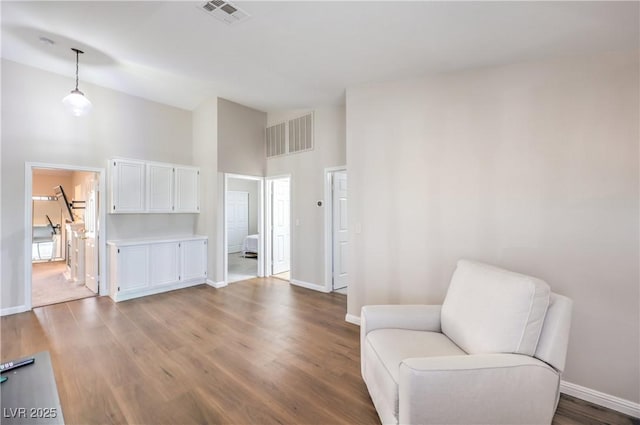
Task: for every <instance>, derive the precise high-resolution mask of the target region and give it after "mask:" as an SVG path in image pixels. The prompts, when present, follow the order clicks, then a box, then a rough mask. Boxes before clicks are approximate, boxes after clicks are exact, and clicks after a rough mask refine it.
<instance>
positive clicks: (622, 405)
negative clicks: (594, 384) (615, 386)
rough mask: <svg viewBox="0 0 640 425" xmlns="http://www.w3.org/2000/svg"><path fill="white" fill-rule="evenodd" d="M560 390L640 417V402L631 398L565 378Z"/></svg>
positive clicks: (561, 382)
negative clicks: (617, 395)
mask: <svg viewBox="0 0 640 425" xmlns="http://www.w3.org/2000/svg"><path fill="white" fill-rule="evenodd" d="M560 392H561V393H564V394H568V395H570V396H573V397H576V398H579V399H581V400H585V401H588V402H590V403H593V404H597V405H598V406H602V407H606V408H608V409H612V410H615V411H617V412H621V413H624V414H625V415H630V416H633V417H635V418H640V403H634V402H633V401H630V400H625V399H623V398H620V397H616V396H613V395H610V394H605V393H603V392H600V391H596V390H592V389H591V388H587V387H583V386H581V385H576V384H573V383H571V382H567V381H564V380H563V381H560Z"/></svg>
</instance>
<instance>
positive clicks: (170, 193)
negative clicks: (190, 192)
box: [147, 163, 174, 212]
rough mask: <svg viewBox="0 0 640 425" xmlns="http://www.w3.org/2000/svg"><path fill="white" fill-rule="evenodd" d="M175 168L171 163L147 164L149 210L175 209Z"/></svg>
mask: <svg viewBox="0 0 640 425" xmlns="http://www.w3.org/2000/svg"><path fill="white" fill-rule="evenodd" d="M173 170H174V167H173V166H172V165H170V164H152V163H150V164H147V207H148V208H147V209H148V211H149V212H171V211H173V207H174V203H173V198H174V190H173Z"/></svg>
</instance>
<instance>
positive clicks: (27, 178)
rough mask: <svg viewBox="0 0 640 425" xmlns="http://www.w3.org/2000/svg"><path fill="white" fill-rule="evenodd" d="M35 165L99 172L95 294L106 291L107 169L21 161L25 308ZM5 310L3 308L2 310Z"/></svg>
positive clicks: (28, 298) (28, 303)
mask: <svg viewBox="0 0 640 425" xmlns="http://www.w3.org/2000/svg"><path fill="white" fill-rule="evenodd" d="M34 168H52V169H62V170H69V171H85V172H89V173H96V174H98V191H99V192H100V198H99V206H100V207H99V212H98V214H99V220H100V221H99V225H100V230H99V231H98V240H99V242H98V261H99V264H100V269H99V273H100V285H99V287H98V293H97V294H96V295H106V294H108V293H109V288H108V286H107V282H108V277H109V276H107V261H106V260H107V253H106V252H107V215H106V205H107V202H106V199H107V192H106V183H105V181H106V172H105V169H104V168H97V167H84V166H81V165H69V164H49V163H44V162H25V163H24V193H25V197H24V245H25V246H24V256H25V258H24V308H25V309H26V310H25V311H28V310H31V307H32V306H31V283H32V282H31V279H32V277H31V271H32V264H31V238H32V235H31V231H32V217H31V216H32V214H33V211H32V206H33V205H32V200H31V197H32V196H33V169H34ZM3 311H4V310H3Z"/></svg>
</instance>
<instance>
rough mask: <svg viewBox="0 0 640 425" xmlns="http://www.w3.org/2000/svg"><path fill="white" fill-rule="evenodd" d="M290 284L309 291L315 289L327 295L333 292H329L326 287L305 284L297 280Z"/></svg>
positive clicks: (291, 281)
mask: <svg viewBox="0 0 640 425" xmlns="http://www.w3.org/2000/svg"><path fill="white" fill-rule="evenodd" d="M289 282H290V283H291V284H292V285H296V286H301V287H303V288H307V289H313V290H314V291H318V292H324V293H325V294H326V293H329V292H331V291H328V290H327V288H325V286H324V285H318V284H317V283H309V282H303V281H301V280H296V279H291V280H290V281H289Z"/></svg>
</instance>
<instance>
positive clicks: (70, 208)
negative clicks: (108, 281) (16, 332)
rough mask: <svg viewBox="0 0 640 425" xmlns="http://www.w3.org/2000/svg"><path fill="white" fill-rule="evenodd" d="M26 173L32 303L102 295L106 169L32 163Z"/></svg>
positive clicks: (28, 287) (28, 274)
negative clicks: (103, 199) (101, 244)
mask: <svg viewBox="0 0 640 425" xmlns="http://www.w3.org/2000/svg"><path fill="white" fill-rule="evenodd" d="M25 177H26V178H25V212H26V214H25V225H26V232H25V233H26V235H25V241H26V242H27V243H26V245H27V249H28V251H30V255H31V258H29V257H26V258H25V260H26V261H25V263H28V264H26V268H25V278H26V279H25V282H26V285H25V299H26V301H27V303H26V304H27V307H28V308H32V307H41V306H45V305H51V304H57V303H61V302H66V301H72V300H77V299H81V298H87V297H94V296H96V295H98V294H100V292H101V288H100V276H101V275H104V273H101V270H104V253H103V251H104V249H103V247H101V246H100V241H101V240H104V236H103V235H104V233H103V230H102V228H103V227H104V226H103V225H101V224H103V223H104V211H102V205H101V194H102V193H103V192H104V191H103V190H101V189H102V188H103V187H104V181H103V172H102V169H91V168H86V169H85V168H82V167H75V166H64V165H52V164H30V163H27V164H26V169H25ZM102 292H105V291H104V289H103V291H102Z"/></svg>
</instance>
